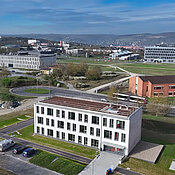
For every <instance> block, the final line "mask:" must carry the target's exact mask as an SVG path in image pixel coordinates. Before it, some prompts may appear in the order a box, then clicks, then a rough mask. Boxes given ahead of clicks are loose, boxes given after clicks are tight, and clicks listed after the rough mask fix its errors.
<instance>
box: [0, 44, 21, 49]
mask: <svg viewBox="0 0 175 175" xmlns="http://www.w3.org/2000/svg"><path fill="white" fill-rule="evenodd" d="M9 48H12V49H19V48H20V46H19V45H15V44H7V45H4V46H1V49H9Z"/></svg>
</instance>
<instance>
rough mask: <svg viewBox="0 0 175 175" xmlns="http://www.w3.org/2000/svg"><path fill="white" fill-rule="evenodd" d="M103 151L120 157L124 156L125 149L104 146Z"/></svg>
mask: <svg viewBox="0 0 175 175" xmlns="http://www.w3.org/2000/svg"><path fill="white" fill-rule="evenodd" d="M104 151H107V152H112V153H115V154H118V155H121V156H124V155H125V148H119V147H117V146H116V147H112V146H108V145H104Z"/></svg>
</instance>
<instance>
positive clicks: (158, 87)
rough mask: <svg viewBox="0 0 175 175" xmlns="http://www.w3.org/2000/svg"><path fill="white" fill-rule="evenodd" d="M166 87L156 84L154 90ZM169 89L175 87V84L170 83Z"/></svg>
mask: <svg viewBox="0 0 175 175" xmlns="http://www.w3.org/2000/svg"><path fill="white" fill-rule="evenodd" d="M161 89H164V86H154V90H161ZM169 89H175V85H169Z"/></svg>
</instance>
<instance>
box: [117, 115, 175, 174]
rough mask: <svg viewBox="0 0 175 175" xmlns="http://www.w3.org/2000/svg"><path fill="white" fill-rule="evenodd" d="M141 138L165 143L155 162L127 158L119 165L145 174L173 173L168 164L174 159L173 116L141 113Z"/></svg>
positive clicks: (174, 127)
mask: <svg viewBox="0 0 175 175" xmlns="http://www.w3.org/2000/svg"><path fill="white" fill-rule="evenodd" d="M142 140H144V141H147V142H152V143H157V144H163V145H165V148H164V150H163V152H162V154H161V156H160V158H159V159H158V161H157V163H156V164H150V163H147V162H145V161H142V160H138V159H134V158H129V159H128V160H127V161H125V162H124V163H122V164H121V165H120V166H121V167H123V168H127V167H129V168H131V170H133V171H136V172H139V173H141V174H145V175H151V174H154V175H165V174H166V175H173V174H175V172H174V171H170V170H169V166H170V164H171V162H172V160H173V159H175V118H174V117H162V116H152V115H147V114H144V115H143V121H142Z"/></svg>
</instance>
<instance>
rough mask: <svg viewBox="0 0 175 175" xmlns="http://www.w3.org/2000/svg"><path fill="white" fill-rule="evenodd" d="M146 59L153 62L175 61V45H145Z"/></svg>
mask: <svg viewBox="0 0 175 175" xmlns="http://www.w3.org/2000/svg"><path fill="white" fill-rule="evenodd" d="M144 61H146V62H151V63H155V62H157V63H175V47H162V46H154V47H145V50H144Z"/></svg>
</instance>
